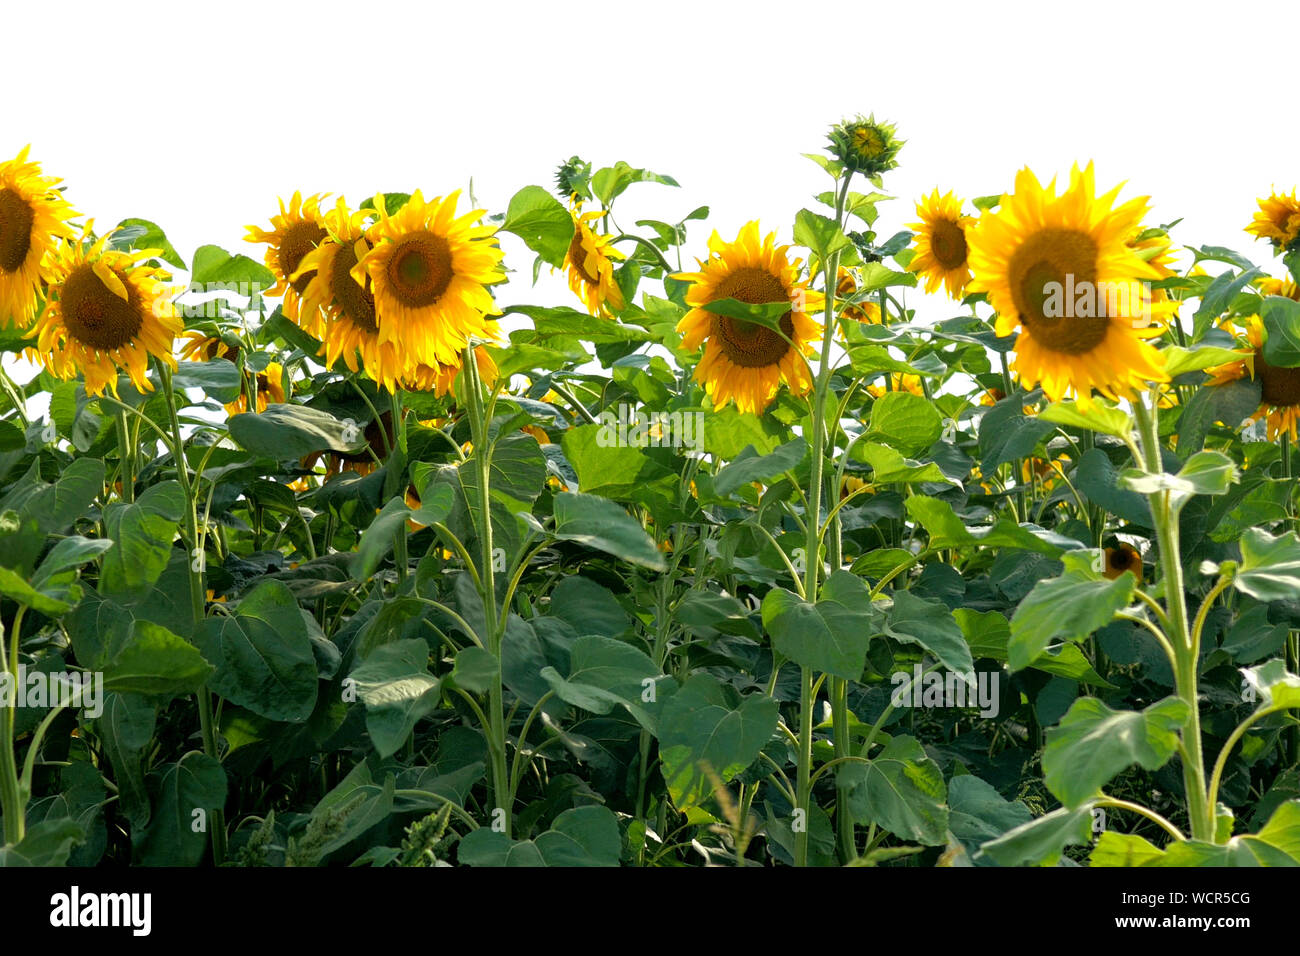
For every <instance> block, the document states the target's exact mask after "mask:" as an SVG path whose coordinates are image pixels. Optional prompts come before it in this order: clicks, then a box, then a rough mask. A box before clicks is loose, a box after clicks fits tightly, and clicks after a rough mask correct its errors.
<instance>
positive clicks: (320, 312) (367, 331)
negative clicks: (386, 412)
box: [295, 197, 409, 392]
mask: <svg viewBox="0 0 1300 956" xmlns="http://www.w3.org/2000/svg"><path fill="white" fill-rule="evenodd" d="M378 204H379V205H382V199H381V200H380V201H379V203H378ZM373 216H374V212H373V211H372V210H368V209H363V210H359V211H357V212H352V211H350V210H349V209H348V207H347V203H346V202H345V201H344V200H343V198H342V197H339V199H338V201H337V202H336V203H335V204H334V208H333V209H331V210H330V211H329V212H327V213H326V214H325V216H324V219H323V222H324V223H325V238H324V239H322V240H321V242H320V243H319V244H318V245H317V246H316V248H314V249H313V250H312V251H311V252H309V253H307V254H306V255H305V256H303V258H302V261H301V262H300V263H299V264H298V270H297V272H296V273H295V275H298V276H302V277H307V279H308V282H307V284H306V286H305V287H304V288H303V290H302V303H301V316H302V321H303V324H304V326H305V325H307V324H308V323H309V322H310V323H312V324H313V326H314V332H313V334H314V335H315V336H316V337H317V338H318V339H320V340H321V351H320V354H321V355H323V356H325V364H326V365H327V366H333V365H334V363H335V362H337V361H338V360H339V359H340V358H342V359H343V362H344V364H345V365H347V367H348V369H349V370H351V371H353V372H357V371H360V370H361V368H362V367H364V368H365V370H366V374H367V375H369V376H370V377H371V378H372V379H374V380H375V381H376V382H378V383H379V384H380V385H381V386H382V387H384V388H387V389H388V390H389V391H390V392H391V391H395V390H396V389H397V387H398V384H397V383H398V379H399V378H401V376H402V375H403V374H404V373H405V372H406V370H407V366H408V364H409V357H408V356H407V354H406V353H405V352H404V350H403V349H402V348H401V347H400V344H399V343H397V342H381V341H380V339H379V321H378V313H377V312H376V309H375V296H374V290H373V286H372V283H371V281H370V277H369V276H367V275H365V274H362V276H361V278H360V279H358V278H357V276H356V275H355V274H354V272H353V270H354V269H356V267H357V263H358V262H360V261H361V259H363V258H365V256H366V255H368V254H369V253H370V250H371V249H373V248H374V241H373V239H372V238H371V233H372V231H373V230H372V229H371V228H369V227H368V226H367V220H368V219H370V218H372V217H373ZM309 316H310V318H308V317H309ZM358 359H359V360H360V361H358Z"/></svg>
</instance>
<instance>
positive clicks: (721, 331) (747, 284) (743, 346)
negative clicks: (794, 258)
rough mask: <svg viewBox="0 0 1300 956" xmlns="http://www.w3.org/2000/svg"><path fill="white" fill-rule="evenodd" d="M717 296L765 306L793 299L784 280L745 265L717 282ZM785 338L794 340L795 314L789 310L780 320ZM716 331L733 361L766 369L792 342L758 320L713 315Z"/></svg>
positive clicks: (726, 352) (715, 294)
mask: <svg viewBox="0 0 1300 956" xmlns="http://www.w3.org/2000/svg"><path fill="white" fill-rule="evenodd" d="M714 297H715V298H718V299H735V300H736V301H737V302H747V303H749V304H750V305H763V304H765V303H768V302H780V301H781V300H783V299H786V300H788V299H789V298H790V296H789V293H788V292H787V291H786V288H785V286H784V285H783V284H782V282H781V280H780V279H778V278H777V277H776V276H774V275H772V273H770V272H768V271H767V270H765V269H759V268H756V267H754V266H746V267H744V268H741V269H737V270H736V271H735V272H732V273H731V274H730V275H728V276H727V277H726V278H725V279H723V280H722V281H721V282H719V283H718V286H717V288H716V289H715V290H714ZM778 324H779V325H780V328H781V332H782V333H784V334H785V336H786V338H789V339H791V340H793V339H794V317H793V316H792V315H791V314H790V313H789V312H786V313H785V314H784V315H783V316H781V321H780V322H779V323H778ZM713 330H714V332H715V333H716V334H717V336H718V340H719V342H720V343H721V345H722V351H723V352H724V353H725V354H726V356H727V358H729V359H731V361H732V364H734V365H740V366H742V367H744V368H764V367H766V366H769V365H775V364H776V363H777V362H779V361H780V360H781V358H782V357H783V356H784V355H785V353H786V352H787V351H788V350H789V348H790V343H789V342H787V341H786V340H785V338H782V337H781V335H780V334H778V333H777V332H776V330H775V329H770V328H768V327H767V326H765V325H759V324H758V323H757V322H746V321H745V320H744V319H733V318H731V317H730V316H725V315H716V316H714V323H713Z"/></svg>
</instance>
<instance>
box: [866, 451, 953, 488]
mask: <svg viewBox="0 0 1300 956" xmlns="http://www.w3.org/2000/svg"><path fill="white" fill-rule="evenodd" d="M853 456H854V457H855V458H861V459H862V460H863V461H865V462H866V463H867V464H869V465H870V466H871V482H872V484H876V485H886V484H891V485H892V484H914V483H916V482H922V481H933V482H940V483H943V484H949V485H958V486H960V485H961V482H959V481H957V480H956V479H953V478H949V477H948V476H947V475H945V474H944V473H943V472H942V471H941V470H940V469H939V466H938V465H936V464H935V463H934V462H932V461H927V462H925V463H924V464H922V463H921V462H919V461H913V460H912V459H911V458H904V457H903V456H902V455H901V454H900V453H899V452H897V451H895V450H894V449H892V448H890V447H889V446H888V445H877V444H876V443H875V442H858V443H857V444H855V445H854V446H853ZM914 500H916V499H914V498H909V499H908V501H914ZM925 500H927V501H932V500H936V499H930V498H927V499H925Z"/></svg>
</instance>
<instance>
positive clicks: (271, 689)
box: [198, 581, 317, 721]
mask: <svg viewBox="0 0 1300 956" xmlns="http://www.w3.org/2000/svg"><path fill="white" fill-rule="evenodd" d="M204 624H205V626H204V627H203V628H202V629H201V630H200V632H199V642H198V643H199V650H200V651H202V652H203V656H204V657H206V658H207V659H208V660H209V661H211V662H212V663H213V664H215V665H216V668H217V670H216V673H214V674H213V675H212V677H211V678H210V680H209V685H210V686H211V687H212V689H213V690H214V691H216V693H218V694H220V695H221V696H222V697H225V698H226V699H227V700H229V701H231V702H232V703H235V704H238V705H239V706H241V707H246V708H247V709H249V710H251V711H252V712H253V713H255V714H260V715H261V716H263V717H266V718H268V719H270V720H281V721H303V720H306V719H307V718H308V717H310V716H311V713H312V711H313V710H314V709H315V707H316V691H317V685H316V657H315V655H314V654H313V652H312V644H311V638H310V636H309V635H308V632H307V625H306V624H305V623H304V621H303V618H302V614H301V613H300V611H299V610H298V602H297V600H295V598H294V596H293V592H292V591H290V590H289V589H288V588H287V587H286V586H285V585H283V584H281V583H280V582H279V581H262V582H261V583H259V584H258V585H257V586H256V587H254V588H253V589H252V590H251V591H249V592H248V594H247V595H245V596H244V597H243V598H242V599H241V600H240V602H239V604H238V606H237V607H236V608H235V612H234V614H232V615H230V616H228V617H222V618H208V620H207V621H206V622H204Z"/></svg>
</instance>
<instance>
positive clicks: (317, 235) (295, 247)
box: [276, 219, 325, 295]
mask: <svg viewBox="0 0 1300 956" xmlns="http://www.w3.org/2000/svg"><path fill="white" fill-rule="evenodd" d="M324 238H325V230H324V229H322V228H321V226H320V225H319V224H318V223H314V222H312V221H311V220H310V219H305V220H303V221H302V222H295V223H294V224H293V225H291V226H289V227H287V228H286V229H285V230H284V235H282V236H281V237H280V245H279V248H278V249H277V250H276V261H277V262H279V263H280V273H281V275H283V276H284V277H285V278H286V279H287V278H289V277H290V276H291V275H293V274H294V273H295V272H297V271H298V266H299V265H301V264H302V260H303V257H304V256H305V255H307V253H309V252H311V251H312V250H313V249H315V248H316V247H317V246H318V245H319V244H320V241H321V240H322V239H324ZM315 275H316V273H315V272H314V271H312V272H305V273H303V274H302V275H300V276H299V277H298V278H297V279H294V280H293V288H294V291H295V292H297V293H298V294H299V295H301V294H302V293H303V292H305V291H307V284H308V283H309V282H311V280H312V277H313V276H315Z"/></svg>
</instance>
